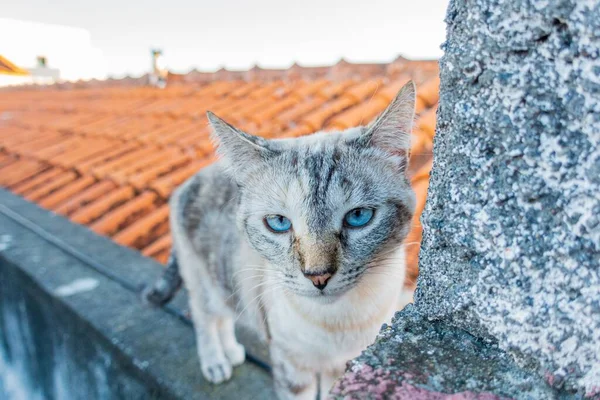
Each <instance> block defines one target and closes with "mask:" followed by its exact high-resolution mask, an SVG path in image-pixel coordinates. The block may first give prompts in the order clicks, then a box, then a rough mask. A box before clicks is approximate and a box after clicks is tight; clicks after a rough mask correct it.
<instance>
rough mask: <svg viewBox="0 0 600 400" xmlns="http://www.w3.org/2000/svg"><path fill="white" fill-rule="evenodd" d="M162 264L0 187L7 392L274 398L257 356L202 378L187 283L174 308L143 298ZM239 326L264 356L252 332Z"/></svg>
mask: <svg viewBox="0 0 600 400" xmlns="http://www.w3.org/2000/svg"><path fill="white" fill-rule="evenodd" d="M161 272H162V267H161V266H160V265H158V264H157V263H156V262H154V261H153V260H151V259H148V258H145V257H142V256H141V255H140V254H139V253H137V252H135V251H133V250H130V249H127V248H124V247H121V246H118V245H116V244H115V243H114V242H112V241H111V240H110V239H108V238H104V237H100V236H98V235H96V234H95V233H93V232H91V231H89V230H88V229H87V228H85V227H82V226H78V225H75V224H72V223H71V222H69V221H68V220H66V219H64V218H63V217H61V216H57V215H54V214H52V213H50V212H48V211H45V210H42V209H40V208H39V207H37V206H36V205H34V204H31V203H29V202H27V201H25V200H23V199H21V198H19V197H17V196H14V195H12V194H11V193H9V192H7V191H4V190H2V189H0V375H2V376H1V377H0V381H1V382H2V383H0V398H2V390H3V391H4V394H6V393H7V392H8V391H11V392H13V393H15V391H17V392H16V393H19V391H20V392H21V394H23V396H21V397H16V399H20V398H26V399H30V398H32V399H36V396H37V398H44V399H85V400H88V399H128V400H129V399H137V398H139V399H148V398H161V399H162V398H166V399H170V398H174V399H205V398H210V399H239V398H240V394H244V396H248V397H247V398H256V399H267V398H272V397H273V392H272V387H271V386H272V385H271V378H270V375H269V373H268V372H267V371H266V370H265V369H263V368H262V367H260V365H259V363H258V360H255V361H256V362H251V361H250V362H248V361H247V362H246V363H245V364H244V365H242V366H240V367H237V368H235V369H234V374H233V379H232V380H231V381H229V382H227V383H225V384H222V385H217V386H214V385H211V384H209V383H207V382H205V381H204V379H203V378H202V374H201V373H200V366H199V362H198V358H197V353H196V345H195V340H194V333H193V329H192V326H191V324H190V323H189V321H188V320H187V319H186V318H185V317H184V316H183V315H184V312H185V308H186V303H187V296H186V294H185V292H181V293H180V294H179V295H178V296H177V298H176V299H175V301H174V303H173V304H172V305H171V306H170V308H169V309H153V308H150V307H148V306H145V305H144V304H142V303H141V302H140V300H139V298H138V293H137V291H138V289H139V288H140V287H141V286H142V285H143V284H145V283H148V282H152V281H153V280H154V279H155V278H156V277H157V276H158V275H159V274H160V273H161ZM240 336H241V338H242V342H243V343H244V344H245V345H246V346H247V349H248V350H249V352H250V353H251V354H253V355H255V356H257V358H260V359H261V360H263V361H264V360H266V358H267V356H266V354H265V352H264V351H265V350H264V348H261V347H257V346H256V343H255V342H254V341H253V340H254V338H253V337H252V335H251V334H249V333H248V332H246V331H244V330H243V329H241V330H240ZM23 391H25V392H24V393H23ZM9 399H10V398H9Z"/></svg>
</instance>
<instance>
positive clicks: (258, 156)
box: [206, 111, 272, 178]
mask: <svg viewBox="0 0 600 400" xmlns="http://www.w3.org/2000/svg"><path fill="white" fill-rule="evenodd" d="M206 116H207V117H208V121H209V122H210V125H211V127H212V139H213V142H214V143H215V146H216V148H217V154H219V155H220V156H221V159H222V160H223V161H224V162H225V165H226V166H227V168H228V169H229V170H231V171H232V172H233V173H234V177H235V178H241V177H243V175H244V172H245V171H248V170H249V169H250V168H252V167H253V166H256V165H257V164H258V163H260V162H262V160H264V159H265V157H266V156H268V155H269V154H271V153H272V152H271V150H270V149H269V144H268V142H267V140H265V139H263V138H261V137H259V136H253V135H250V134H248V133H246V132H244V131H242V130H240V129H238V128H236V127H234V126H233V125H231V124H229V123H227V122H225V121H224V120H222V119H221V118H219V117H217V116H216V115H215V114H213V113H212V112H210V111H208V112H207V113H206Z"/></svg>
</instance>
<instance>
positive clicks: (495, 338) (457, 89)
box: [357, 0, 600, 398]
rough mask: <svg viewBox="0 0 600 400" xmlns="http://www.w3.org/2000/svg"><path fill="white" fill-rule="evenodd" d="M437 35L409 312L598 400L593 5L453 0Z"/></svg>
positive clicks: (558, 391)
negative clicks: (436, 90) (435, 90)
mask: <svg viewBox="0 0 600 400" xmlns="http://www.w3.org/2000/svg"><path fill="white" fill-rule="evenodd" d="M446 22H447V24H448V36H447V41H446V43H445V44H444V50H445V55H444V57H443V58H442V60H441V61H440V70H441V91H440V106H439V109H438V126H437V135H436V138H435V146H434V167H433V172H432V177H431V183H430V187H429V194H428V199H427V207H426V210H425V213H424V216H423V225H424V240H423V247H422V250H421V261H420V276H419V280H418V289H417V293H416V296H415V305H416V307H415V309H416V311H415V312H417V313H419V314H420V315H422V316H423V317H424V318H427V319H428V320H431V321H433V320H437V321H443V323H444V324H446V325H449V326H452V328H450V327H449V328H448V329H454V328H459V329H462V330H464V331H466V332H468V333H470V334H472V335H474V336H475V337H478V338H482V339H485V340H488V341H489V342H490V343H497V345H498V351H505V352H507V354H509V355H511V357H513V358H514V360H516V362H517V363H518V365H519V368H522V370H523V371H529V372H531V373H532V377H530V381H533V380H535V379H534V378H535V377H536V376H537V377H539V378H540V379H543V380H544V381H545V382H547V384H549V385H551V386H552V387H553V388H554V390H555V392H554V395H553V396H557V397H560V396H568V395H572V396H575V397H582V396H584V395H587V396H590V397H594V396H595V397H600V277H599V271H600V2H599V1H598V0H588V1H585V0H582V1H566V0H547V1H527V0H515V1H500V0H472V1H458V0H453V1H451V2H450V6H449V9H448V13H447V18H446ZM402 318H403V317H400V319H399V320H398V321H401V320H402ZM398 323H399V324H400V325H401V324H402V322H398ZM394 329H395V332H396V333H397V334H398V335H400V336H399V337H400V338H401V337H402V333H401V327H400V326H398V327H395V328H394ZM410 337H411V338H412V340H415V341H419V342H420V343H421V344H422V345H424V346H425V345H427V342H426V340H427V337H426V336H419V334H417V335H414V334H411V335H410ZM387 343H388V345H386V346H393V344H392V343H391V342H390V341H388V342H387ZM385 348H386V347H385V346H384V347H382V346H379V345H378V344H377V345H376V346H375V350H369V351H376V352H381V351H384V349H385ZM404 348H405V345H398V348H397V349H396V350H397V351H398V349H404ZM442 349H443V346H442V348H441V350H442ZM367 354H368V353H367ZM364 357H366V356H363V358H360V359H359V360H358V361H357V362H361V363H366V365H368V361H367V359H366V358H364ZM481 362H482V363H483V364H485V360H484V359H482V360H481ZM483 364H482V365H483ZM456 378H457V379H459V378H460V377H456ZM432 379H433V378H432ZM446 388H448V390H456V389H457V388H454V389H452V388H450V386H446ZM463 389H464V387H463ZM488 389H493V387H492V386H490V387H488ZM515 397H517V398H545V397H543V396H542V397H538V396H536V395H535V394H531V393H526V392H520V393H517V394H516V395H515Z"/></svg>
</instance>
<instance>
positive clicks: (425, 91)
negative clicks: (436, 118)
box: [417, 75, 440, 107]
mask: <svg viewBox="0 0 600 400" xmlns="http://www.w3.org/2000/svg"><path fill="white" fill-rule="evenodd" d="M439 90H440V78H439V76H437V75H436V76H435V77H433V78H431V79H429V80H428V81H427V82H425V83H424V84H423V85H421V86H419V91H418V92H417V94H418V96H419V98H420V99H421V100H423V102H424V103H425V106H426V107H433V106H434V105H435V104H436V103H437V102H438V99H439Z"/></svg>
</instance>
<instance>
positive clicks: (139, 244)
mask: <svg viewBox="0 0 600 400" xmlns="http://www.w3.org/2000/svg"><path fill="white" fill-rule="evenodd" d="M168 220H169V205H168V204H164V205H162V206H161V207H159V208H158V209H156V210H154V211H152V212H151V213H150V214H148V215H146V216H145V217H143V218H140V219H138V220H137V221H135V222H134V223H132V224H131V225H129V226H128V227H127V228H125V229H123V230H122V231H120V232H119V233H117V234H116V235H115V236H113V240H114V241H115V242H117V243H120V244H122V245H125V246H131V247H135V248H137V249H141V248H143V247H144V246H146V245H147V244H148V243H150V242H151V240H152V239H154V238H157V237H159V236H161V235H164V234H165V233H166V232H167V231H168V229H169V227H168V225H169V223H168Z"/></svg>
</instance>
